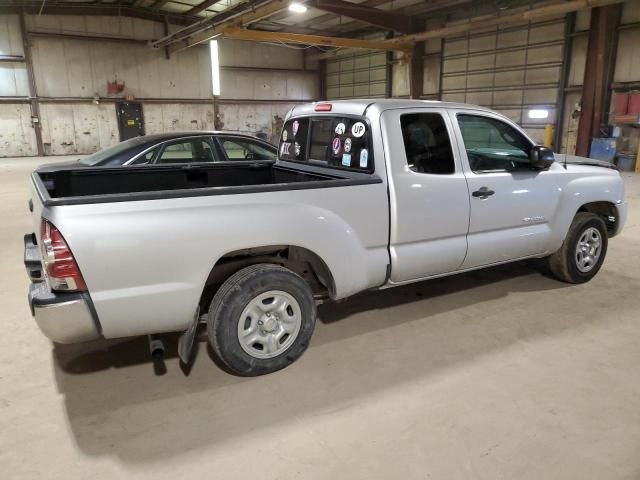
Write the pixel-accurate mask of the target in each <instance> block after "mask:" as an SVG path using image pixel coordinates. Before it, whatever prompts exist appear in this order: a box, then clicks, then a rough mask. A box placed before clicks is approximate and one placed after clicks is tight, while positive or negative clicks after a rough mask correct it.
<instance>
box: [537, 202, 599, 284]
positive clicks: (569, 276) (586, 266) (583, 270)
mask: <svg viewBox="0 0 640 480" xmlns="http://www.w3.org/2000/svg"><path fill="white" fill-rule="evenodd" d="M607 245H608V236H607V226H606V225H605V223H604V220H602V218H601V217H599V216H598V215H596V214H594V213H587V212H580V213H578V214H577V215H576V216H575V218H574V219H573V222H572V223H571V227H569V232H568V233H567V236H566V238H565V240H564V243H563V244H562V247H560V249H559V250H558V251H557V252H555V253H554V254H553V255H551V256H550V257H548V259H547V262H548V265H549V269H550V270H551V273H552V274H553V275H554V276H555V277H556V278H558V279H559V280H562V281H565V282H568V283H584V282H588V281H589V280H591V279H592V278H593V277H595V275H596V273H598V271H599V270H600V267H601V266H602V263H603V262H604V258H605V256H606V254H607Z"/></svg>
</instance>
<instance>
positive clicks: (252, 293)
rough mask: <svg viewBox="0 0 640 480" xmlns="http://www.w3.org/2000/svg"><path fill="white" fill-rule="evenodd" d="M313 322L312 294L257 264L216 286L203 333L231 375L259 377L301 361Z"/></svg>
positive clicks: (282, 272)
mask: <svg viewBox="0 0 640 480" xmlns="http://www.w3.org/2000/svg"><path fill="white" fill-rule="evenodd" d="M315 319H316V307H315V302H314V299H313V294H312V292H311V289H310V288H309V286H308V284H307V283H306V282H305V281H304V280H303V279H302V278H301V277H300V276H298V275H296V274H295V273H293V272H292V271H290V270H287V269H286V268H283V267H280V266H278V265H271V264H258V265H252V266H250V267H247V268H244V269H242V270H240V271H238V272H237V273H235V274H234V275H232V276H231V277H229V278H228V279H227V281H225V283H224V284H223V285H222V286H221V287H220V289H219V290H218V292H217V293H216V294H215V296H214V297H213V300H212V301H211V306H210V307H209V318H208V321H207V333H208V335H209V342H210V344H211V347H212V349H213V351H214V353H215V355H216V357H217V358H218V359H219V360H220V361H221V362H222V363H223V364H224V365H225V366H226V367H227V368H228V369H229V370H231V371H232V372H233V373H235V374H237V375H242V376H255V375H264V374H267V373H271V372H275V371H276V370H280V369H281V368H284V367H286V366H287V365H289V364H291V363H293V362H294V361H295V360H297V359H298V358H300V356H301V355H302V354H303V353H304V351H305V350H306V349H307V346H308V345H309V340H310V339H311V335H312V333H313V329H314V326H315Z"/></svg>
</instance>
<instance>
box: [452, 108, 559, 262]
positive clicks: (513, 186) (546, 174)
mask: <svg viewBox="0 0 640 480" xmlns="http://www.w3.org/2000/svg"><path fill="white" fill-rule="evenodd" d="M450 117H451V120H452V123H453V124H454V126H455V131H456V138H457V140H458V144H459V149H460V151H461V152H462V157H463V162H464V164H463V166H464V169H465V173H466V175H467V182H468V185H469V201H470V205H471V216H470V221H469V234H468V252H467V256H466V259H465V261H464V264H463V265H462V268H473V267H478V266H482V265H490V264H493V263H501V262H505V261H509V260H514V259H517V258H522V257H528V256H533V255H537V254H541V253H544V252H545V251H546V248H547V245H548V243H549V240H550V237H551V230H550V228H549V222H550V220H551V219H552V217H553V215H554V212H555V211H556V209H557V206H558V202H559V199H560V193H561V189H560V188H558V184H557V182H556V180H555V179H556V175H557V174H556V173H555V172H557V170H556V169H555V168H553V167H554V166H552V168H551V169H550V170H548V171H540V170H534V169H532V168H531V166H530V163H529V152H530V150H531V148H532V147H533V142H532V141H531V140H529V138H527V137H526V135H524V133H523V132H522V131H520V130H519V129H518V128H517V127H516V126H515V125H513V124H511V123H510V122H507V121H506V120H505V119H504V118H503V117H501V116H499V115H497V114H492V113H491V112H480V111H475V110H474V111H452V112H450Z"/></svg>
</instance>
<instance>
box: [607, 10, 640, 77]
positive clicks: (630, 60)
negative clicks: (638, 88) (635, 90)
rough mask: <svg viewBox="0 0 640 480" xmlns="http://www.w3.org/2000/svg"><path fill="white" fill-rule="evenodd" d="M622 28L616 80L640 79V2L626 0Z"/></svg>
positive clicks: (621, 21) (619, 39)
mask: <svg viewBox="0 0 640 480" xmlns="http://www.w3.org/2000/svg"><path fill="white" fill-rule="evenodd" d="M620 24H621V29H620V36H619V38H618V53H617V57H616V69H615V73H614V76H613V81H614V82H624V83H627V82H638V81H640V4H638V2H637V1H635V2H634V1H631V2H626V3H625V4H624V6H623V9H622V18H621V20H620Z"/></svg>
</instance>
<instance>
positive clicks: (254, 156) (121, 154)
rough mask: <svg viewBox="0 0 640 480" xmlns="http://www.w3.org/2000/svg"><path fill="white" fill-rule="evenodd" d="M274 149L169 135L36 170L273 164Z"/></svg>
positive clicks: (233, 139)
mask: <svg viewBox="0 0 640 480" xmlns="http://www.w3.org/2000/svg"><path fill="white" fill-rule="evenodd" d="M277 151H278V149H277V148H276V147H275V146H273V145H272V144H270V143H268V142H265V141H264V140H260V139H259V138H257V137H252V136H250V135H243V134H239V133H230V132H200V131H190V132H171V133H158V134H153V135H146V136H143V137H135V138H131V139H129V140H125V141H124V142H120V143H118V144H116V145H113V146H112V147H109V148H105V149H103V150H100V151H99V152H96V153H94V154H93V155H89V156H88V157H85V158H83V159H81V160H77V161H73V162H65V163H58V164H48V165H44V166H42V167H41V168H40V170H43V169H44V170H46V169H48V168H51V167H55V168H57V169H59V168H60V167H61V166H65V165H69V166H73V167H74V168H77V167H79V166H86V167H121V166H128V165H168V164H176V163H178V164H187V163H209V162H233V161H238V160H242V161H246V160H250V161H252V160H256V161H275V160H276V157H277Z"/></svg>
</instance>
